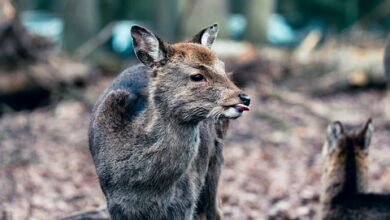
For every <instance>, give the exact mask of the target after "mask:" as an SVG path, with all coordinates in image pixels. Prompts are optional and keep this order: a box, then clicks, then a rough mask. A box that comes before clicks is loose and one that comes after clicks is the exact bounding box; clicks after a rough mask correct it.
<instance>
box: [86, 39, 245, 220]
mask: <svg viewBox="0 0 390 220" xmlns="http://www.w3.org/2000/svg"><path fill="white" fill-rule="evenodd" d="M163 47H165V49H166V50H167V51H168V52H169V56H167V60H166V62H164V63H159V64H156V65H148V64H149V62H154V61H153V60H152V61H151V60H148V59H145V60H141V61H142V62H143V63H144V64H145V65H146V66H144V65H137V66H134V67H131V68H129V69H127V70H125V71H124V72H123V73H121V74H120V75H119V76H118V77H117V78H116V79H115V80H114V82H113V83H112V85H111V86H110V87H109V88H107V89H106V90H105V91H104V92H103V94H102V95H101V96H100V98H99V100H98V101H97V103H96V105H95V108H94V110H93V116H92V119H91V124H90V130H89V141H90V143H89V144H90V150H91V153H92V156H93V159H94V162H95V165H96V171H97V175H98V177H99V181H100V185H101V188H102V190H103V192H104V194H105V196H106V198H107V202H108V209H109V212H110V215H111V217H112V219H134V220H136V219H153V220H154V219H155V220H159V219H167V220H168V219H169V220H174V219H180V220H182V219H193V218H196V219H221V218H222V215H221V213H220V211H219V210H218V204H217V199H216V197H217V196H216V194H217V187H218V179H219V175H220V169H221V164H222V162H223V156H222V146H223V144H222V138H223V137H224V135H225V132H226V129H227V125H228V119H227V118H223V117H221V115H223V114H222V112H223V110H224V109H226V108H227V107H226V106H224V104H229V105H231V104H232V103H233V102H239V98H238V94H240V93H241V91H240V90H239V89H238V88H237V87H235V86H234V84H233V83H232V82H231V81H230V80H229V79H228V78H227V76H226V74H225V77H224V75H223V74H221V73H219V74H215V75H212V76H213V77H212V78H210V79H209V81H208V83H207V84H205V83H203V82H200V83H202V84H200V83H199V82H192V81H191V80H190V77H189V76H190V74H192V73H193V72H194V71H196V70H194V69H192V68H191V67H190V66H188V63H187V62H183V60H180V59H181V58H182V56H175V52H174V49H173V47H171V46H169V45H167V44H165V43H163ZM193 47H194V46H191V47H190V48H193ZM165 49H164V48H163V50H165ZM191 50H192V49H191ZM202 50H204V49H202ZM192 52H194V51H192ZM194 53H196V52H194ZM195 57H197V56H195ZM201 58H202V59H204V56H202V57H201ZM147 66H148V67H147ZM209 74H213V73H212V72H210V73H209ZM221 100H225V101H224V102H226V103H221ZM211 113H212V114H211Z"/></svg>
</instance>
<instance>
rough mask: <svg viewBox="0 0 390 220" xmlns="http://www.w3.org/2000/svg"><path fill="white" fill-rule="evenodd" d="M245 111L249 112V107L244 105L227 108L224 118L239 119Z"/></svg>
mask: <svg viewBox="0 0 390 220" xmlns="http://www.w3.org/2000/svg"><path fill="white" fill-rule="evenodd" d="M244 111H249V107H248V106H247V105H243V104H235V105H231V106H227V109H226V110H225V111H224V112H223V116H225V117H227V118H231V119H236V118H239V117H240V116H241V115H242V113H243V112H244Z"/></svg>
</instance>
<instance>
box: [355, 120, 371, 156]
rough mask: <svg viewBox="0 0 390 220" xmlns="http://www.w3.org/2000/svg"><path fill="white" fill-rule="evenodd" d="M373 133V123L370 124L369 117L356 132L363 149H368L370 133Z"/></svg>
mask: <svg viewBox="0 0 390 220" xmlns="http://www.w3.org/2000/svg"><path fill="white" fill-rule="evenodd" d="M373 134H374V125H373V124H372V120H371V118H369V119H368V120H367V122H366V123H365V124H364V126H363V128H362V129H361V130H360V131H359V132H358V133H357V137H358V138H359V139H358V140H359V145H360V146H361V147H363V148H364V149H368V147H369V146H370V143H371V139H372V135H373Z"/></svg>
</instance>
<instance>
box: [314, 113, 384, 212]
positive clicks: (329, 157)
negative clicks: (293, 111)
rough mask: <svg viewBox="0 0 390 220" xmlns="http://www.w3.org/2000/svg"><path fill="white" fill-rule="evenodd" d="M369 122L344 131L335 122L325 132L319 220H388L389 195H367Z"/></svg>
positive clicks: (338, 123)
mask: <svg viewBox="0 0 390 220" xmlns="http://www.w3.org/2000/svg"><path fill="white" fill-rule="evenodd" d="M373 132H374V126H373V124H372V121H371V119H369V120H367V122H366V123H365V124H364V126H362V127H361V128H360V129H357V130H355V131H346V130H345V128H344V125H343V124H342V123H341V122H339V121H336V122H333V123H331V124H330V125H329V126H328V128H327V138H326V141H325V144H324V146H323V152H322V153H323V157H324V167H323V175H322V192H321V196H320V203H321V219H323V220H333V219H340V220H343V219H349V220H363V219H365V220H367V219H375V220H381V219H390V195H388V194H375V193H369V192H368V191H369V190H368V179H369V178H368V177H369V173H368V166H369V145H370V142H371V139H372V135H373Z"/></svg>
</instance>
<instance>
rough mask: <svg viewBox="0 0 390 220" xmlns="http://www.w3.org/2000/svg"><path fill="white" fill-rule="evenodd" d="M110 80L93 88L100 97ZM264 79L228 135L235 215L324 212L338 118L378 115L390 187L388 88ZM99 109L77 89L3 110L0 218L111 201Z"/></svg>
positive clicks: (381, 169) (223, 193)
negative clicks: (318, 89) (91, 128)
mask: <svg viewBox="0 0 390 220" xmlns="http://www.w3.org/2000/svg"><path fill="white" fill-rule="evenodd" d="M110 81H111V79H110V78H108V79H105V80H102V81H101V82H100V83H99V84H98V86H94V87H93V88H89V89H87V91H86V92H85V93H86V94H92V95H91V96H92V97H96V96H97V94H99V92H100V91H101V90H102V89H103V88H104V87H105V86H106V85H107V84H108V83H109V82H110ZM263 86H265V87H266V85H263V84H258V85H252V86H249V87H247V88H246V89H245V90H246V91H247V92H248V93H249V94H250V95H251V97H252V100H253V101H252V103H253V104H252V106H251V107H252V108H251V111H250V112H248V113H246V114H244V116H243V117H241V118H239V119H237V120H235V121H233V122H232V123H231V126H230V130H229V135H228V137H227V139H226V141H225V147H224V156H225V164H224V168H223V172H222V178H221V181H220V197H221V198H222V205H223V212H224V215H225V219H233V220H236V219H240V220H245V219H314V218H315V217H316V216H317V214H318V211H317V209H318V201H319V193H320V184H321V180H320V179H321V178H320V177H321V169H322V167H321V162H322V158H321V147H322V144H323V140H324V138H325V129H326V126H327V124H328V123H329V122H331V121H333V120H341V121H343V122H345V123H347V124H350V125H359V124H361V123H363V122H364V121H365V120H366V119H367V118H368V117H372V118H373V121H374V125H375V127H376V131H375V133H374V139H373V142H372V144H371V152H370V154H371V158H372V163H371V164H370V187H371V190H372V191H375V192H389V191H390V156H389V155H390V148H389V146H388V145H389V143H390V119H389V118H388V119H386V117H385V112H386V109H387V111H388V112H389V107H386V105H385V103H386V102H385V94H386V93H385V91H383V90H379V91H376V90H362V91H357V92H353V93H347V92H344V93H341V92H340V93H337V94H332V95H328V96H322V97H318V96H317V97H316V96H310V95H308V94H302V93H295V92H294V91H292V90H291V89H283V88H273V89H271V90H266V91H267V92H264V91H265V90H264V89H262V88H263ZM270 88H272V86H270ZM297 100H298V101H297ZM387 103H389V102H387ZM388 106H390V104H388ZM90 111H91V106H90V105H89V104H87V103H85V102H83V101H77V100H72V99H69V100H64V101H61V102H59V103H57V104H52V105H51V106H47V107H42V108H39V109H36V110H33V111H31V112H27V111H26V112H16V113H9V114H5V115H3V117H1V118H0V219H15V220H19V219H20V220H23V219H58V218H61V217H65V216H68V215H70V214H74V213H77V212H80V211H88V210H93V209H96V208H98V207H104V206H105V200H104V197H103V195H102V192H101V190H100V188H99V184H98V181H97V177H96V174H95V168H94V165H93V162H92V159H91V156H90V153H89V149H88V144H87V130H88V123H89V118H90Z"/></svg>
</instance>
